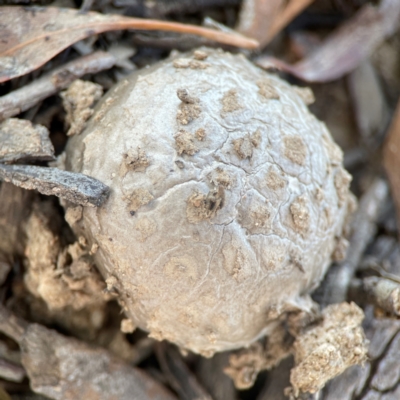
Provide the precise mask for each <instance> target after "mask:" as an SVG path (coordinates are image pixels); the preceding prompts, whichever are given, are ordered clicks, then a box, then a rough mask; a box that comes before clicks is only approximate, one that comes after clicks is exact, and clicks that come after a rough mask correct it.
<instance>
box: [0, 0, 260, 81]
mask: <svg viewBox="0 0 400 400" xmlns="http://www.w3.org/2000/svg"><path fill="white" fill-rule="evenodd" d="M0 21H1V24H0V38H1V41H0V82H4V81H7V80H9V79H12V78H15V77H17V76H21V75H24V74H27V73H28V72H30V71H33V70H34V69H36V68H38V67H40V66H41V65H43V64H44V63H45V62H46V61H48V60H50V59H51V58H52V57H54V56H55V55H56V54H58V53H60V52H61V51H62V50H64V49H65V48H67V47H68V46H70V45H71V44H73V43H75V42H77V41H79V40H82V39H84V38H86V37H88V36H91V35H94V34H97V33H102V32H107V31H112V30H121V29H138V30H166V31H173V32H178V33H186V34H193V35H199V36H203V37H205V38H207V39H210V40H215V41H217V42H220V43H224V44H228V45H232V46H238V47H245V48H256V47H257V46H258V42H257V41H255V40H253V39H248V38H245V37H244V36H241V35H239V34H232V33H226V32H219V31H215V30H212V29H207V28H202V27H199V26H195V25H184V24H179V23H175V22H167V21H156V20H150V19H139V18H129V17H124V16H120V15H111V14H110V15H103V14H99V13H95V12H89V13H86V14H82V13H80V12H79V11H78V10H74V9H67V8H55V7H47V8H46V7H1V8H0Z"/></svg>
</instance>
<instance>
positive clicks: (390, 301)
mask: <svg viewBox="0 0 400 400" xmlns="http://www.w3.org/2000/svg"><path fill="white" fill-rule="evenodd" d="M350 292H351V296H352V297H353V298H355V299H357V300H361V301H362V302H368V303H370V304H373V305H375V306H378V307H380V308H382V309H383V310H384V311H386V312H388V313H390V314H392V315H396V316H400V284H399V282H394V281H393V280H391V279H385V278H380V277H377V276H370V277H368V278H364V279H353V280H352V282H351V286H350Z"/></svg>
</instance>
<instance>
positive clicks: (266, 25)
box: [236, 0, 284, 46]
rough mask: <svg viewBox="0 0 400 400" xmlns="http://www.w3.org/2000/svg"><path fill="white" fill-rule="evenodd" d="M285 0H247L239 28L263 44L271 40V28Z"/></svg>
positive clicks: (243, 6)
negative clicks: (269, 33)
mask: <svg viewBox="0 0 400 400" xmlns="http://www.w3.org/2000/svg"><path fill="white" fill-rule="evenodd" d="M283 4H284V0H245V1H244V2H243V5H242V9H241V11H240V17H239V24H238V26H237V28H236V29H237V30H238V31H239V32H240V33H242V34H243V35H246V36H249V37H252V38H255V39H257V40H258V41H259V42H260V45H261V46H264V45H266V44H267V42H268V41H269V40H268V39H269V35H268V32H269V29H270V27H271V25H272V24H273V22H274V20H275V18H276V17H277V15H278V14H279V12H280V11H281V9H282V8H283Z"/></svg>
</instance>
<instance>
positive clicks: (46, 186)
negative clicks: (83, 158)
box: [0, 164, 109, 207]
mask: <svg viewBox="0 0 400 400" xmlns="http://www.w3.org/2000/svg"><path fill="white" fill-rule="evenodd" d="M0 179H1V180H4V181H6V182H11V183H12V184H14V185H16V186H19V187H22V188H24V189H28V190H37V191H39V192H40V193H42V194H46V195H54V196H57V197H60V198H62V199H65V200H68V201H71V202H72V203H75V204H80V205H83V206H95V207H99V206H100V205H101V204H102V203H103V202H104V201H105V200H106V198H107V196H108V192H109V188H108V186H106V185H104V184H103V183H101V182H100V181H98V180H97V179H94V178H91V177H90V176H87V175H83V174H79V173H74V172H68V171H62V170H60V169H57V168H46V167H37V166H32V165H4V164H0Z"/></svg>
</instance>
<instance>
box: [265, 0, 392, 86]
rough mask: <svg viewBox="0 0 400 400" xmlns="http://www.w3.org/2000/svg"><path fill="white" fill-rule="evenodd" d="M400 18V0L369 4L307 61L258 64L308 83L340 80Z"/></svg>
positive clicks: (388, 33) (383, 37) (382, 38)
mask: <svg viewBox="0 0 400 400" xmlns="http://www.w3.org/2000/svg"><path fill="white" fill-rule="evenodd" d="M399 21H400V2H399V1H398V0H384V1H383V2H382V4H381V6H380V8H375V7H372V6H371V5H366V6H364V7H363V8H362V9H361V10H360V11H359V12H358V13H357V14H356V15H355V16H354V17H353V18H352V19H351V20H349V21H348V22H346V23H344V24H343V25H342V26H341V27H339V28H338V29H337V30H336V31H335V32H334V33H333V34H332V35H330V36H329V37H328V38H327V39H326V40H325V41H324V42H323V43H322V44H321V46H319V47H318V48H317V49H316V50H315V51H314V52H312V53H311V54H310V55H309V56H308V57H306V58H305V59H304V60H302V61H300V62H298V63H296V64H294V65H290V64H287V63H285V62H284V61H281V60H277V59H274V58H267V57H264V58H260V59H259V60H258V64H259V65H260V66H261V67H263V68H271V67H275V68H278V69H282V70H283V71H285V72H289V73H291V74H292V75H295V76H297V77H298V78H300V79H303V80H305V81H308V82H327V81H331V80H334V79H338V78H340V77H342V76H343V75H345V74H347V73H348V72H350V71H352V70H353V69H355V68H356V67H357V66H358V65H359V64H360V63H361V62H362V61H363V60H365V59H366V58H367V57H368V56H369V55H370V54H371V53H372V52H373V51H374V50H375V48H376V47H377V46H378V45H379V44H380V43H381V42H382V41H383V40H384V39H385V37H387V36H389V35H390V34H392V33H393V31H394V30H395V29H396V27H397V26H398V25H399Z"/></svg>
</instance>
